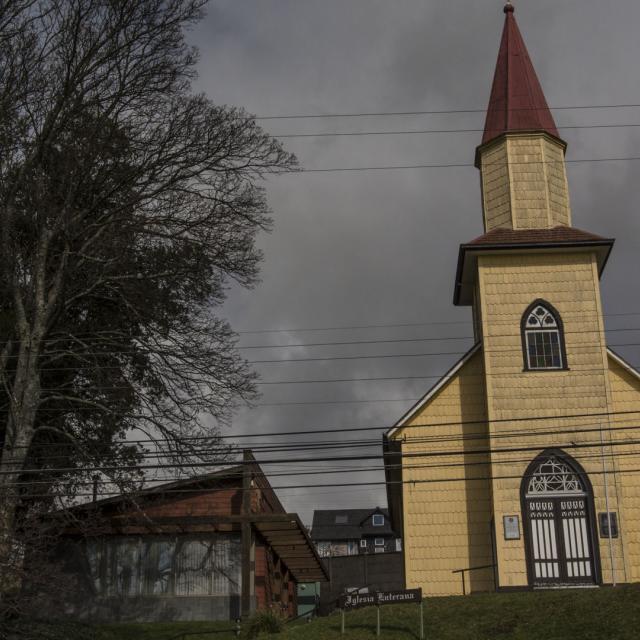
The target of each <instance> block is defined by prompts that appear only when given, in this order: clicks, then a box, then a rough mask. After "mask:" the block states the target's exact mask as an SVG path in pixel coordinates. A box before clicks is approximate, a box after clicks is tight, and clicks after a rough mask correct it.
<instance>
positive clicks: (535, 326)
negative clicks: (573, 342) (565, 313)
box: [524, 303, 565, 371]
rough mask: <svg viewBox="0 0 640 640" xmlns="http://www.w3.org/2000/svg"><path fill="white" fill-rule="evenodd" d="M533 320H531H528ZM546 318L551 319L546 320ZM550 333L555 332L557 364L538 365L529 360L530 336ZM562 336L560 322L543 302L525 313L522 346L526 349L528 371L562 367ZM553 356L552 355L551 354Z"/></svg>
mask: <svg viewBox="0 0 640 640" xmlns="http://www.w3.org/2000/svg"><path fill="white" fill-rule="evenodd" d="M530 320H533V322H530ZM547 320H551V321H550V322H547ZM545 333H546V334H548V335H552V334H555V335H556V336H557V347H558V364H557V365H544V366H538V365H537V364H535V363H533V362H531V346H532V344H531V337H532V336H533V335H534V334H535V335H542V334H545ZM562 340H563V336H562V328H561V325H560V322H559V321H558V320H557V318H556V316H555V315H554V314H553V313H552V312H551V310H550V309H549V308H548V307H547V306H545V305H544V304H543V303H540V304H538V305H536V306H535V307H534V308H533V309H531V311H530V312H529V313H528V314H527V317H526V318H525V321H524V347H525V351H526V357H527V369H528V370H529V371H545V370H558V369H564V367H565V365H564V354H563V343H562ZM552 357H553V356H552Z"/></svg>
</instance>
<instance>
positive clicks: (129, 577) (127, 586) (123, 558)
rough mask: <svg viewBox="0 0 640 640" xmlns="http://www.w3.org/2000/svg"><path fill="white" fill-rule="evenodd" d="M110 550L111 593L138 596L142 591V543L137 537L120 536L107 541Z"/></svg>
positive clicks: (109, 575)
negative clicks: (140, 569)
mask: <svg viewBox="0 0 640 640" xmlns="http://www.w3.org/2000/svg"><path fill="white" fill-rule="evenodd" d="M106 545H107V548H108V551H109V554H108V555H109V571H108V585H109V588H108V591H109V595H117V596H136V595H138V593H139V592H140V581H139V565H140V543H139V541H138V539H137V538H119V539H115V540H110V541H108V542H107V543H106Z"/></svg>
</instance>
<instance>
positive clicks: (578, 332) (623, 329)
mask: <svg viewBox="0 0 640 640" xmlns="http://www.w3.org/2000/svg"><path fill="white" fill-rule="evenodd" d="M564 317H565V318H566V317H567V314H565V315H564ZM501 324H505V325H513V324H514V323H507V322H504V323H501ZM517 324H518V327H517V333H514V332H511V333H493V334H491V335H490V336H489V337H491V338H513V337H514V336H515V335H519V331H520V326H519V322H518V323H517ZM629 331H640V328H638V327H614V328H612V329H604V330H601V329H599V328H594V329H580V330H575V331H564V332H563V333H564V335H582V334H589V335H603V336H606V334H608V333H621V332H629ZM453 340H475V336H473V335H461V336H428V337H420V338H382V339H380V338H377V339H371V340H338V341H332V342H297V343H291V344H252V345H239V346H237V347H235V348H236V349H238V350H239V351H248V350H252V349H293V348H303V347H305V348H306V347H341V346H351V345H368V344H402V343H414V342H450V341H453ZM612 346H634V345H625V344H619V345H612ZM92 348H95V345H92ZM127 353H155V351H154V349H150V348H148V347H138V348H135V347H128V348H125V349H118V350H115V351H78V353H77V354H76V353H75V352H71V353H69V351H68V350H66V349H65V350H55V349H52V350H50V351H45V352H43V353H42V354H41V357H43V356H54V355H58V354H68V355H69V356H74V355H81V356H91V355H95V356H110V355H121V354H127ZM18 357H19V356H17V355H13V356H7V358H14V359H15V358H18Z"/></svg>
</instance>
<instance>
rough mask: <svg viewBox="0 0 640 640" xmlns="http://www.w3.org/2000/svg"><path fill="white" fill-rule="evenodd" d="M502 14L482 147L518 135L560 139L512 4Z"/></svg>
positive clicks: (508, 4)
mask: <svg viewBox="0 0 640 640" xmlns="http://www.w3.org/2000/svg"><path fill="white" fill-rule="evenodd" d="M504 12H505V14H506V15H505V22H504V29H503V31H502V40H501V42H500V49H499V52H498V60H497V63H496V70H495V74H494V78H493V85H492V87H491V97H490V99H489V107H488V109H487V118H486V121H485V128H484V135H483V136H482V144H486V143H487V142H490V141H491V140H493V139H494V138H497V137H498V136H500V135H502V134H504V133H509V132H517V131H544V132H547V133H549V134H550V135H552V136H554V137H556V138H559V137H560V135H559V133H558V129H557V128H556V124H555V122H554V120H553V116H552V115H551V111H550V110H549V106H548V105H547V101H546V99H545V97H544V93H543V91H542V87H541V86H540V81H539V80H538V76H537V74H536V71H535V69H534V67H533V64H532V62H531V58H530V57H529V53H528V51H527V47H526V46H525V43H524V40H523V38H522V34H521V33H520V29H519V28H518V24H517V22H516V19H515V16H514V9H513V6H512V5H511V3H507V4H506V6H505V8H504Z"/></svg>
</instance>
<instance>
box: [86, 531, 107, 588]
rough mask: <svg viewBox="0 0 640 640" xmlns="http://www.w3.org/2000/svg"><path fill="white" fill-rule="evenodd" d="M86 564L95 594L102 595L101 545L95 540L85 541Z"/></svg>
mask: <svg viewBox="0 0 640 640" xmlns="http://www.w3.org/2000/svg"><path fill="white" fill-rule="evenodd" d="M86 555H87V564H88V565H89V575H90V576H91V582H92V583H93V586H94V588H95V592H96V593H97V594H99V595H100V594H102V590H103V589H104V584H103V580H102V569H101V567H102V544H101V543H100V542H99V541H97V540H87V546H86Z"/></svg>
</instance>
